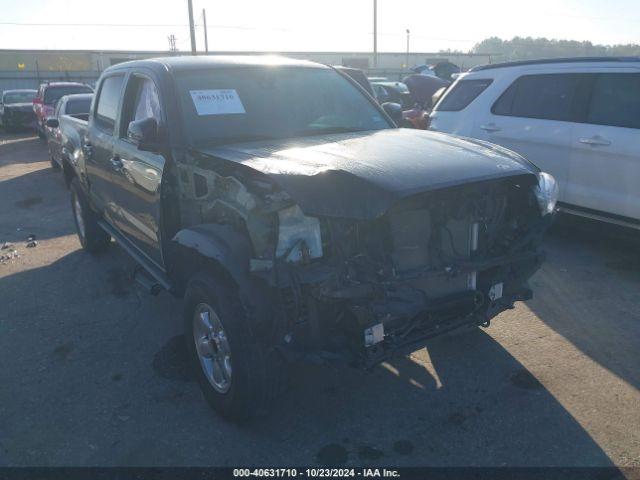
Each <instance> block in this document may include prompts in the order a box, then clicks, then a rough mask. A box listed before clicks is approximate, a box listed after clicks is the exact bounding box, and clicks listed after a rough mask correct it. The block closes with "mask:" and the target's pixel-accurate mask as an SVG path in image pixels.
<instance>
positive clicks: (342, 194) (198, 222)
mask: <svg viewBox="0 0 640 480" xmlns="http://www.w3.org/2000/svg"><path fill="white" fill-rule="evenodd" d="M120 77H122V80H120ZM114 78H115V79H116V80H114ZM105 85H106V86H105ZM112 87H113V90H114V91H115V92H116V93H117V94H114V93H113V92H108V93H105V94H104V95H105V98H107V99H108V100H105V101H110V102H114V101H115V103H116V107H115V108H111V111H114V112H115V111H117V112H118V117H117V118H114V119H113V123H112V124H108V125H110V126H108V129H110V131H112V132H113V139H111V138H110V139H109V141H108V142H107V141H105V136H104V133H105V130H104V125H103V124H101V122H103V120H104V119H102V118H101V116H100V111H101V99H100V96H101V95H102V93H101V92H102V90H103V89H105V88H107V89H110V88H112ZM146 88H148V89H147V90H145V89H146ZM265 91H269V92H271V94H270V95H264V94H263V92H265ZM114 98H115V100H114ZM141 104H142V105H141ZM140 110H142V112H143V113H142V114H141V115H138V112H139V111H140ZM107 111H108V110H107ZM386 111H389V112H390V113H392V112H395V111H397V106H393V105H392V106H390V107H389V108H387V107H386V106H384V105H383V106H382V107H380V106H378V105H377V104H376V103H375V101H373V99H371V97H370V96H368V95H366V94H365V93H364V92H363V90H362V89H361V87H359V86H358V85H357V84H356V83H355V82H353V81H352V80H350V79H349V78H348V77H346V76H343V75H342V74H340V73H338V72H337V71H335V70H334V69H332V68H330V67H326V66H322V65H317V64H313V63H310V62H299V61H293V60H286V59H273V58H270V59H268V60H267V59H260V58H251V57H243V58H225V57H220V58H171V59H158V60H152V61H140V62H131V63H125V64H121V65H118V66H115V67H111V68H109V69H107V70H106V71H105V73H104V74H103V77H102V78H101V80H100V82H99V85H98V96H97V99H96V101H94V105H93V106H92V112H91V113H90V116H89V122H88V124H84V125H78V122H75V123H74V122H69V123H68V124H67V125H68V126H69V127H68V128H75V129H78V130H82V135H75V136H74V135H72V134H69V135H66V136H67V137H69V138H76V139H77V138H79V137H82V138H83V139H84V140H83V142H84V144H82V145H75V146H73V145H70V146H69V147H68V150H69V151H70V152H73V155H72V158H70V159H68V161H67V163H65V175H67V177H68V178H70V179H71V181H70V184H71V191H72V206H73V209H74V214H75V218H76V225H77V226H78V232H79V235H80V239H81V241H82V243H83V245H84V246H85V248H86V249H87V250H89V251H99V250H101V249H103V248H106V245H107V244H108V241H109V239H110V238H111V237H114V238H115V239H116V240H118V241H119V242H120V243H121V244H122V245H123V247H124V248H125V249H126V250H127V251H128V252H129V253H130V254H131V255H132V256H134V258H136V259H137V260H138V262H139V263H140V265H141V266H142V267H143V270H144V271H146V276H147V281H146V283H147V284H149V285H150V290H152V291H156V290H157V288H159V287H164V288H167V289H169V290H170V291H172V292H174V293H175V294H177V295H181V296H184V298H185V314H184V324H185V333H186V334H185V338H186V340H187V347H188V349H189V352H190V355H191V357H190V358H191V360H192V362H193V366H194V368H195V369H196V371H197V375H198V379H199V381H200V384H201V386H202V389H203V392H204V394H205V397H206V398H207V400H208V401H209V402H210V403H211V404H212V406H213V407H214V408H216V409H217V410H218V411H220V412H221V413H223V414H225V415H228V416H231V417H235V418H238V417H245V416H247V415H251V414H254V413H256V412H259V411H261V410H264V407H265V406H266V405H267V404H268V401H269V400H271V399H272V398H273V397H274V395H275V390H276V387H275V386H276V385H277V384H279V382H278V381H276V379H277V378H279V377H280V376H281V374H282V373H283V371H284V369H285V367H284V364H285V361H291V360H295V359H303V358H306V359H314V360H322V359H324V360H338V359H341V360H346V361H348V362H350V363H352V364H357V365H362V366H365V367H370V366H372V365H375V364H376V363H379V362H381V361H383V360H385V359H386V358H389V357H391V356H393V355H397V354H405V353H408V352H411V351H414V350H416V349H418V348H420V347H421V346H423V345H424V344H425V342H426V341H427V339H428V338H430V337H432V336H434V335H436V334H440V333H443V332H446V331H449V330H452V329H454V328H457V327H460V326H462V325H488V323H489V321H490V320H491V318H493V317H494V316H495V315H497V314H498V313H500V312H501V311H503V310H505V309H508V308H511V307H512V306H513V303H514V302H515V301H517V300H523V299H528V298H530V297H531V290H530V289H529V286H528V284H527V280H528V278H529V277H530V276H531V275H532V274H533V273H534V272H535V271H536V270H537V269H538V268H539V266H540V265H541V263H542V261H543V258H544V255H543V253H542V252H540V251H539V248H538V246H539V244H540V241H541V236H542V234H543V232H544V231H545V230H546V228H547V226H548V225H549V223H550V222H551V219H552V217H553V210H554V207H555V201H556V198H557V187H556V185H555V182H554V180H553V178H552V177H550V176H549V175H547V174H545V173H543V172H540V171H539V170H538V169H537V168H536V167H535V166H534V165H532V164H530V163H529V162H527V161H526V160H524V159H523V158H522V157H520V156H518V155H516V154H514V153H512V152H510V151H508V150H505V149H503V148H500V147H496V146H494V145H491V144H487V143H482V142H477V141H471V140H467V139H461V138H455V137H452V136H447V135H443V134H439V133H435V132H425V131H417V130H412V129H398V128H396V126H395V124H394V122H393V120H392V118H391V117H390V116H389V115H387V113H386ZM127 112H128V113H127ZM133 112H135V114H134V113H133ZM61 125H62V127H61V128H64V125H65V124H64V123H61ZM63 133H64V132H63ZM76 142H77V140H76ZM119 142H122V143H121V144H120V143H119ZM105 145H108V146H110V147H108V148H107V147H105ZM109 148H111V150H109ZM101 162H102V165H101ZM107 170H110V173H109V176H108V179H107V181H106V182H105V174H104V172H105V171H107ZM70 171H71V172H73V175H69V173H68V172H70ZM143 283H145V282H143Z"/></svg>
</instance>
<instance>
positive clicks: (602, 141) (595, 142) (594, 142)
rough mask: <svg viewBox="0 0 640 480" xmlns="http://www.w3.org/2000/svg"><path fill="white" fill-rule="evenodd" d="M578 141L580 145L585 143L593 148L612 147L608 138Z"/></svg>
mask: <svg viewBox="0 0 640 480" xmlns="http://www.w3.org/2000/svg"><path fill="white" fill-rule="evenodd" d="M578 141H579V142H580V143H584V144H585V145H591V146H600V147H606V146H607V145H611V142H610V141H609V140H607V139H606V138H602V137H599V136H597V135H596V136H595V137H591V138H580V139H578Z"/></svg>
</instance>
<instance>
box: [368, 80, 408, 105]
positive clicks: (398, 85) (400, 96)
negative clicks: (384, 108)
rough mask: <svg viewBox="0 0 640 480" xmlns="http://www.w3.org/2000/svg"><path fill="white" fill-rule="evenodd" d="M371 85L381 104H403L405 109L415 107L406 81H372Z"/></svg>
mask: <svg viewBox="0 0 640 480" xmlns="http://www.w3.org/2000/svg"><path fill="white" fill-rule="evenodd" d="M371 86H372V87H373V91H374V92H375V94H376V95H375V97H376V98H377V99H378V102H379V103H380V104H383V103H387V102H389V103H397V104H399V105H400V106H402V109H403V110H408V109H410V108H412V107H413V99H412V98H411V93H410V92H409V89H408V88H407V86H406V85H405V84H404V83H402V82H389V81H386V82H380V81H372V82H371Z"/></svg>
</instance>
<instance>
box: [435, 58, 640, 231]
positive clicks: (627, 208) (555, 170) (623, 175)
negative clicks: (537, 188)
mask: <svg viewBox="0 0 640 480" xmlns="http://www.w3.org/2000/svg"><path fill="white" fill-rule="evenodd" d="M431 128H432V129H433V130H438V131H441V132H448V133H453V134H456V135H462V136H466V137H473V138H478V139H481V140H486V141H490V142H492V143H497V144H499V145H503V146H505V147H507V148H510V149H512V150H514V151H516V152H518V153H520V154H521V155H524V156H525V157H526V158H527V159H528V160H530V161H532V162H533V163H535V164H536V165H538V166H539V167H540V168H542V169H543V170H545V171H548V172H550V173H551V174H553V176H554V177H556V179H557V180H558V183H559V185H560V207H561V209H563V210H564V211H566V212H568V213H572V214H576V215H581V216H586V217H590V218H596V219H599V220H604V221H608V222H613V223H618V224H622V225H626V226H631V227H635V228H640V182H639V181H638V179H639V178H640V130H639V129H640V59H638V58H610V57H608V58H607V57H605V58H568V59H553V60H540V61H527V62H513V63H504V64H494V65H486V66H483V67H476V68H473V69H472V70H471V71H470V72H469V73H467V74H462V75H461V76H460V77H459V78H458V80H457V81H456V82H455V83H454V84H453V85H452V87H451V88H450V89H449V90H448V91H447V93H446V94H445V95H444V96H443V97H442V99H441V100H440V101H439V102H438V104H437V105H436V106H435V109H434V111H433V112H432V113H431Z"/></svg>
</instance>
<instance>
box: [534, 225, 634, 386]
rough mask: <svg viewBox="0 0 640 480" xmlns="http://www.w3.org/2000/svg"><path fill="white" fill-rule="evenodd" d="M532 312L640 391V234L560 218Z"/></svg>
mask: <svg viewBox="0 0 640 480" xmlns="http://www.w3.org/2000/svg"><path fill="white" fill-rule="evenodd" d="M545 249H546V251H547V254H548V258H547V261H546V262H545V264H544V265H543V267H542V270H541V272H540V273H539V274H537V275H536V277H534V279H533V282H534V285H533V287H534V291H535V296H534V299H533V300H531V301H529V302H527V305H528V307H529V308H530V309H531V310H532V311H533V312H534V313H535V314H536V315H537V316H538V317H539V318H540V319H541V320H542V321H543V322H545V323H546V324H547V325H548V326H549V327H551V328H552V329H553V330H555V331H556V332H557V333H559V334H560V335H562V336H563V337H564V338H566V339H567V340H568V341H569V342H571V343H572V344H573V345H574V346H575V347H577V348H578V349H579V350H580V351H582V352H583V353H584V354H586V355H588V356H589V357H590V358H591V359H592V360H594V361H595V362H597V363H598V364H600V365H601V366H602V367H604V368H606V369H607V370H609V371H611V372H613V373H614V374H616V375H617V376H618V377H620V378H622V379H623V380H625V381H626V382H627V383H629V384H630V385H632V386H634V387H635V388H636V389H639V390H640V356H639V355H638V344H639V343H640V303H639V302H638V290H639V289H640V232H637V231H634V230H630V229H624V228H621V227H616V226H612V225H606V224H602V223H598V222H594V221H590V220H585V219H579V218H575V217H568V216H564V217H560V218H558V221H557V222H556V224H555V225H554V228H553V229H552V230H551V231H550V232H549V234H548V235H547V238H546V241H545Z"/></svg>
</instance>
